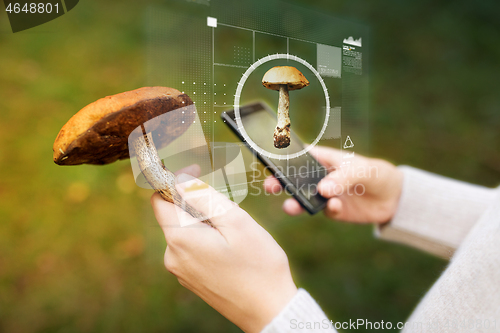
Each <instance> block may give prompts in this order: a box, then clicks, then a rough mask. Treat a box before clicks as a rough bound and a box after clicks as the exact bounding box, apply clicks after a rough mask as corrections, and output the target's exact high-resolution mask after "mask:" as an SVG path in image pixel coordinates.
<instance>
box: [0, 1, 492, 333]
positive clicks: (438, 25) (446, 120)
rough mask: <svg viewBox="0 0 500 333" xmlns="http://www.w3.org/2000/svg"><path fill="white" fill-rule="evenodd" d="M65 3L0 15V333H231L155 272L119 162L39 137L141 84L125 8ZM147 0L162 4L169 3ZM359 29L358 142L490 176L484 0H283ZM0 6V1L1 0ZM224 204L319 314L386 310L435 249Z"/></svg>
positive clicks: (425, 278) (133, 16) (418, 286)
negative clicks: (44, 16) (64, 153)
mask: <svg viewBox="0 0 500 333" xmlns="http://www.w3.org/2000/svg"><path fill="white" fill-rule="evenodd" d="M148 3H153V1H149V2H148V1H142V2H139V1H95V0H94V1H90V0H87V1H81V2H80V3H79V4H78V6H77V7H75V9H74V10H72V11H71V12H69V13H68V14H66V15H64V16H62V17H60V18H58V19H56V20H54V21H52V22H50V23H47V24H45V25H43V26H40V27H37V28H33V29H30V30H27V31H24V32H20V33H16V34H12V32H11V30H10V27H9V25H8V21H7V16H6V14H5V12H4V11H3V9H2V13H1V14H0V174H1V177H0V332H101V331H102V332H137V331H141V332H226V331H227V332H238V331H239V330H238V328H237V327H235V326H234V325H232V324H231V323H229V322H228V321H227V320H226V319H225V318H223V317H222V316H220V315H219V314H218V313H217V312H215V311H214V310H213V309H211V308H210V307H209V306H207V305H206V304H204V303H203V302H202V301H201V300H200V299H198V298H197V297H196V296H195V295H194V294H192V293H191V292H189V291H187V290H185V289H184V288H182V287H181V286H180V285H179V284H178V283H177V280H176V279H175V278H174V277H173V276H171V275H170V274H169V273H168V272H166V270H165V269H164V267H163V265H162V263H163V251H164V247H165V243H164V239H163V236H162V234H161V231H160V229H159V228H158V227H157V226H156V222H155V220H154V216H153V214H152V212H151V208H150V205H149V197H150V195H151V192H150V191H147V190H143V189H140V188H138V187H137V186H136V185H135V184H134V182H133V177H132V175H131V170H130V164H129V162H127V161H123V162H118V163H115V164H112V165H109V166H103V167H93V166H80V167H67V168H61V167H58V166H56V165H55V164H54V163H53V162H52V143H53V140H54V138H55V136H56V135H57V133H58V131H59V129H60V128H61V126H62V125H63V124H64V123H65V122H66V121H67V120H68V119H69V117H70V116H71V115H73V114H74V113H75V112H76V111H78V110H79V109H80V108H82V107H83V106H85V105H86V104H88V103H90V102H92V101H94V100H96V99H98V98H101V97H103V96H106V95H110V94H115V93H119V92H122V91H126V90H132V89H135V88H138V87H141V86H143V85H144V84H145V60H144V59H145V47H146V46H145V39H144V22H143V20H142V16H141V13H142V12H143V10H144V8H145V6H146V5H147V4H148ZM155 3H156V4H168V5H176V3H175V2H171V3H170V2H160V1H156V2H155ZM293 3H295V4H298V5H302V6H308V7H313V8H315V9H317V10H318V11H326V12H329V13H331V14H332V15H334V16H337V17H342V18H346V19H350V20H354V21H359V22H362V23H364V24H367V25H369V26H370V27H371V29H372V30H371V31H372V36H371V37H372V38H371V39H372V43H371V44H372V48H371V50H370V51H371V56H370V58H371V60H370V61H371V81H370V91H371V98H370V102H371V152H372V155H373V156H378V157H382V158H385V159H388V160H390V161H392V162H394V163H396V164H409V165H413V166H416V167H419V168H422V169H426V170H429V171H432V172H436V173H440V174H444V175H446V176H450V177H454V178H459V179H462V180H465V181H469V182H473V183H478V184H482V185H486V186H490V187H492V186H496V185H498V183H499V180H500V154H499V148H500V147H499V145H500V138H499V129H500V91H499V90H500V85H499V83H498V82H499V80H498V76H499V74H500V43H498V41H499V40H500V26H499V25H498V17H500V5H499V4H498V2H497V1H492V0H484V1H481V2H475V1H430V0H421V1H405V2H402V1H397V0H381V1H376V2H374V1H372V2H364V1H357V0H339V1H331V0H316V1H299V0H297V1H295V2H293ZM2 8H3V7H2ZM284 199H285V196H282V197H269V204H268V205H266V206H262V205H260V204H259V205H257V203H258V202H262V201H257V200H256V199H255V200H254V199H252V198H248V199H247V200H245V201H244V202H243V203H242V205H241V206H242V207H243V208H244V209H246V210H248V211H249V212H250V214H251V215H252V216H253V217H254V218H255V219H256V220H257V221H259V222H260V223H261V224H262V225H264V226H265V227H266V228H267V229H268V230H269V231H270V233H271V234H272V235H273V236H274V237H275V238H276V239H277V241H278V242H279V243H280V245H282V247H283V248H284V249H285V251H286V252H287V254H288V256H289V259H290V264H291V267H292V271H293V274H294V278H295V281H296V283H297V284H298V285H299V286H301V287H304V288H306V289H307V290H308V291H309V292H310V293H311V294H312V295H313V296H314V297H315V298H316V300H317V301H318V302H319V304H320V305H321V306H322V307H323V309H324V310H325V312H326V313H327V314H328V315H329V316H330V317H331V318H332V319H334V320H339V321H346V320H349V319H357V318H365V319H367V320H370V321H380V320H384V321H393V322H397V321H404V320H405V319H406V318H407V317H408V315H409V314H410V312H411V310H412V309H413V308H414V306H415V305H416V304H417V302H418V301H419V299H420V298H421V297H422V296H423V295H424V293H425V291H426V290H427V289H428V288H429V286H430V285H431V284H432V283H433V281H434V280H435V279H436V278H437V277H438V276H439V274H440V273H441V272H442V271H443V269H444V268H445V266H446V262H444V261H442V260H439V259H436V258H434V257H431V256H429V255H426V254H424V253H420V252H418V251H416V250H412V249H409V248H406V247H403V246H399V245H395V244H389V243H384V242H381V241H377V240H376V239H374V238H373V236H372V228H371V226H357V225H348V224H342V223H334V222H331V221H329V220H327V219H325V218H324V217H323V216H322V214H318V215H316V216H314V217H312V218H307V219H306V218H304V217H296V218H290V217H287V216H285V215H284V214H283V213H281V212H280V211H279V210H278V209H277V207H279V205H280V204H281V202H282V201H283V200H284Z"/></svg>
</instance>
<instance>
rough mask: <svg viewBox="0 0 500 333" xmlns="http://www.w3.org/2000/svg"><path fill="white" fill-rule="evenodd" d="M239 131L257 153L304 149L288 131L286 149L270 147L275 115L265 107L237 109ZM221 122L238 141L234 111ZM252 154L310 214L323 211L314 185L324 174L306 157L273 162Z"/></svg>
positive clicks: (311, 157)
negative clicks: (251, 143)
mask: <svg viewBox="0 0 500 333" xmlns="http://www.w3.org/2000/svg"><path fill="white" fill-rule="evenodd" d="M240 117H241V122H242V123H243V127H244V128H245V131H246V132H247V134H248V136H249V137H250V138H251V139H252V141H253V142H254V143H255V144H256V145H258V146H259V147H260V148H261V149H263V150H265V151H268V152H272V153H277V154H280V155H284V156H286V155H291V154H294V153H298V152H300V151H302V150H303V149H304V144H303V142H302V141H301V140H300V139H299V138H298V137H297V135H295V134H294V133H293V131H292V133H291V142H290V146H288V147H287V148H284V149H279V150H278V149H277V148H275V147H274V143H273V133H274V128H275V127H276V123H277V119H276V114H275V113H274V112H272V111H271V110H270V109H269V108H268V107H267V106H266V105H265V104H263V103H255V104H251V105H247V106H243V107H240ZM223 119H224V120H225V121H226V123H227V124H228V125H229V126H230V127H231V129H232V130H233V131H234V132H235V133H236V134H237V135H238V136H239V137H240V139H242V137H241V133H239V131H238V130H237V125H236V122H235V120H234V111H233V110H232V111H227V112H225V114H223ZM252 151H253V152H254V154H256V155H257V157H258V158H259V159H260V160H261V161H262V163H264V164H265V165H266V166H267V167H268V168H269V169H270V171H272V172H273V174H274V175H275V177H276V178H278V180H280V182H281V183H282V185H283V186H286V188H287V190H289V191H290V192H291V193H292V195H293V196H294V197H295V198H296V199H297V200H298V201H299V202H300V203H301V204H302V206H303V207H304V208H305V209H306V210H307V211H309V213H311V214H314V213H316V212H318V211H319V210H322V209H323V208H324V205H325V203H326V199H325V198H323V197H322V196H321V195H319V194H318V193H317V184H318V183H319V181H320V180H321V179H322V178H323V177H324V176H326V174H327V170H326V169H325V168H324V167H323V166H322V165H321V164H319V163H318V161H316V159H315V158H314V157H313V156H311V155H310V154H309V153H305V154H302V155H300V156H299V157H295V158H283V159H273V158H269V157H266V156H262V155H260V154H258V153H257V152H255V151H254V150H253V149H252Z"/></svg>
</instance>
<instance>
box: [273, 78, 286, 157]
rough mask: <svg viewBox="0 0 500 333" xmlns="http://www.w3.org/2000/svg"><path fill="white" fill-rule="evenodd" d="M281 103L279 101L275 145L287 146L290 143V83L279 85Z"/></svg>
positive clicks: (277, 146) (279, 146) (278, 146)
mask: <svg viewBox="0 0 500 333" xmlns="http://www.w3.org/2000/svg"><path fill="white" fill-rule="evenodd" d="M279 88H280V90H279V92H280V96H279V103H278V125H276V129H275V130H274V147H276V148H280V149H281V148H286V147H288V146H289V145H290V115H289V114H288V109H289V107H290V99H289V95H288V85H286V84H280V85H279Z"/></svg>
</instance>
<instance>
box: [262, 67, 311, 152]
mask: <svg viewBox="0 0 500 333" xmlns="http://www.w3.org/2000/svg"><path fill="white" fill-rule="evenodd" d="M262 85H263V86H264V87H266V88H267V89H271V90H278V91H279V93H280V94H279V103H278V124H277V125H276V129H275V130H274V147H276V148H280V149H281V148H286V147H288V146H289V145H290V115H289V113H288V109H289V106H290V100H289V95H288V91H290V90H298V89H302V88H304V87H307V86H308V85H309V81H307V79H306V78H305V76H304V75H303V74H302V73H301V72H300V71H299V70H298V69H297V68H295V67H290V66H276V67H273V68H271V69H270V70H268V71H267V72H266V74H264V77H263V78H262Z"/></svg>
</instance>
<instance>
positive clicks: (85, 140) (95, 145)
mask: <svg viewBox="0 0 500 333" xmlns="http://www.w3.org/2000/svg"><path fill="white" fill-rule="evenodd" d="M192 104H193V101H192V100H191V99H190V98H189V96H188V95H186V94H183V93H181V92H180V91H178V90H176V89H173V88H167V87H145V88H139V89H136V90H132V91H127V92H124V93H120V94H117V95H113V96H108V97H105V98H101V99H99V100H97V101H96V102H94V103H91V104H89V105H87V106H86V107H84V108H83V109H81V110H80V111H79V112H77V113H76V114H75V115H74V116H73V117H72V118H71V119H70V120H69V121H68V122H67V123H66V124H65V125H64V126H63V127H62V129H61V131H60V132H59V134H58V135H57V138H56V140H55V142H54V146H53V151H54V156H53V157H54V162H55V163H56V164H58V165H79V164H97V165H103V164H108V163H112V162H115V161H117V160H122V159H127V158H130V151H133V152H135V156H136V157H137V161H138V164H139V167H140V169H141V172H142V173H143V175H144V177H145V178H146V180H147V182H148V183H149V184H150V185H151V187H152V188H153V189H154V190H155V191H156V192H157V193H159V194H160V195H161V197H162V198H163V199H164V200H166V201H168V202H171V203H174V204H175V205H177V206H179V207H181V208H182V209H184V210H185V211H186V212H188V213H189V214H191V216H193V217H195V218H197V219H199V220H201V221H202V222H204V223H207V224H209V225H210V226H212V227H213V225H212V223H211V221H210V220H209V219H208V218H205V217H204V216H203V215H202V214H201V213H199V212H198V211H197V210H195V209H194V208H193V207H191V206H189V205H188V204H187V203H186V202H185V201H183V200H182V197H181V196H180V194H179V193H178V192H177V191H176V189H175V175H174V174H173V173H172V172H171V171H170V170H168V169H167V168H166V167H165V166H164V165H163V162H162V161H161V159H160V157H159V156H158V152H157V150H156V147H155V145H154V144H153V142H152V136H151V131H152V130H154V128H151V126H148V132H146V128H145V126H144V124H145V123H146V122H148V124H151V120H153V119H155V118H156V119H158V118H160V117H159V116H161V115H163V114H165V113H167V112H171V111H174V110H178V109H181V108H184V107H187V106H190V105H192ZM194 118H195V116H194V114H193V113H192V112H186V113H184V112H183V113H182V114H181V113H180V112H179V113H178V115H177V113H176V114H174V117H169V118H168V119H169V122H168V123H166V124H165V123H162V122H154V121H153V125H155V126H164V128H162V131H161V133H163V135H161V137H157V138H156V140H157V141H158V142H160V143H161V145H162V146H163V147H165V146H166V145H168V144H169V143H171V142H172V141H174V140H175V139H176V138H178V137H179V136H181V135H182V134H183V133H184V132H185V131H186V130H187V129H188V128H189V126H190V125H191V124H192V123H193V120H194ZM138 127H140V128H141V129H142V131H141V135H138V136H137V137H134V138H133V140H132V142H133V145H134V147H133V149H131V150H130V151H129V135H130V134H131V133H132V132H133V131H134V130H135V129H136V128H138Z"/></svg>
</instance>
